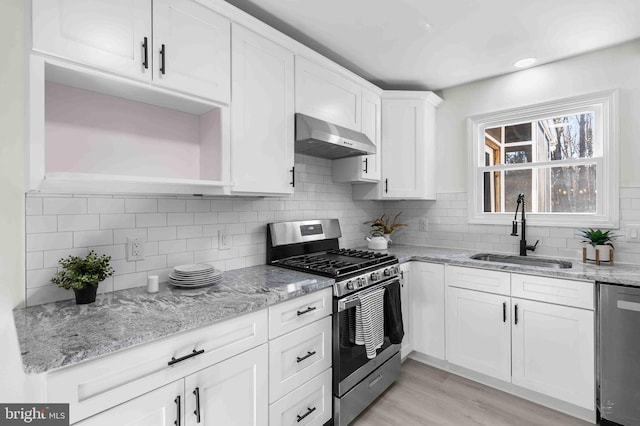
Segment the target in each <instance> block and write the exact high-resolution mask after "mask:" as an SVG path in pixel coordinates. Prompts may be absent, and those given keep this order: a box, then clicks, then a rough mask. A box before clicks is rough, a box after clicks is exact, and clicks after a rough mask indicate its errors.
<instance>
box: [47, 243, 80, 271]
mask: <svg viewBox="0 0 640 426" xmlns="http://www.w3.org/2000/svg"><path fill="white" fill-rule="evenodd" d="M43 253H44V256H43V265H42V267H43V268H54V267H57V266H59V265H60V263H59V262H60V259H66V258H67V257H69V256H79V257H84V256H86V255H87V254H88V253H89V249H87V248H85V247H82V248H67V249H60V250H47V251H45V252H43Z"/></svg>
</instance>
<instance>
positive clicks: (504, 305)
mask: <svg viewBox="0 0 640 426" xmlns="http://www.w3.org/2000/svg"><path fill="white" fill-rule="evenodd" d="M502 322H507V302H502Z"/></svg>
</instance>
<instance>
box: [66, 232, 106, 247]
mask: <svg viewBox="0 0 640 426" xmlns="http://www.w3.org/2000/svg"><path fill="white" fill-rule="evenodd" d="M110 244H113V231H112V230H110V229H109V230H104V231H78V232H74V233H73V246H74V247H91V246H106V245H110Z"/></svg>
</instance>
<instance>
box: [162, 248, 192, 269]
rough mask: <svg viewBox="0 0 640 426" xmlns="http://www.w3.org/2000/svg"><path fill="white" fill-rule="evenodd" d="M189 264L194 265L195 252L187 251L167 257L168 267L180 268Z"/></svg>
mask: <svg viewBox="0 0 640 426" xmlns="http://www.w3.org/2000/svg"><path fill="white" fill-rule="evenodd" d="M188 263H193V252H192V251H185V252H182V253H171V254H168V255H167V264H166V266H171V267H173V266H178V265H184V264H188Z"/></svg>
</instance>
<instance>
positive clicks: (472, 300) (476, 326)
mask: <svg viewBox="0 0 640 426" xmlns="http://www.w3.org/2000/svg"><path fill="white" fill-rule="evenodd" d="M509 307H510V298H509V297H507V296H501V295H496V294H489V293H481V292H478V291H473V290H466V289H461V288H455V287H448V288H447V360H448V361H449V362H450V363H452V364H455V365H459V366H461V367H465V368H468V369H470V370H473V371H477V372H479V373H482V374H486V375H487V376H491V377H495V378H497V379H500V380H504V381H506V382H509V381H510V380H511V324H510V323H509V316H510V315H509V312H510V310H509Z"/></svg>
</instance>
